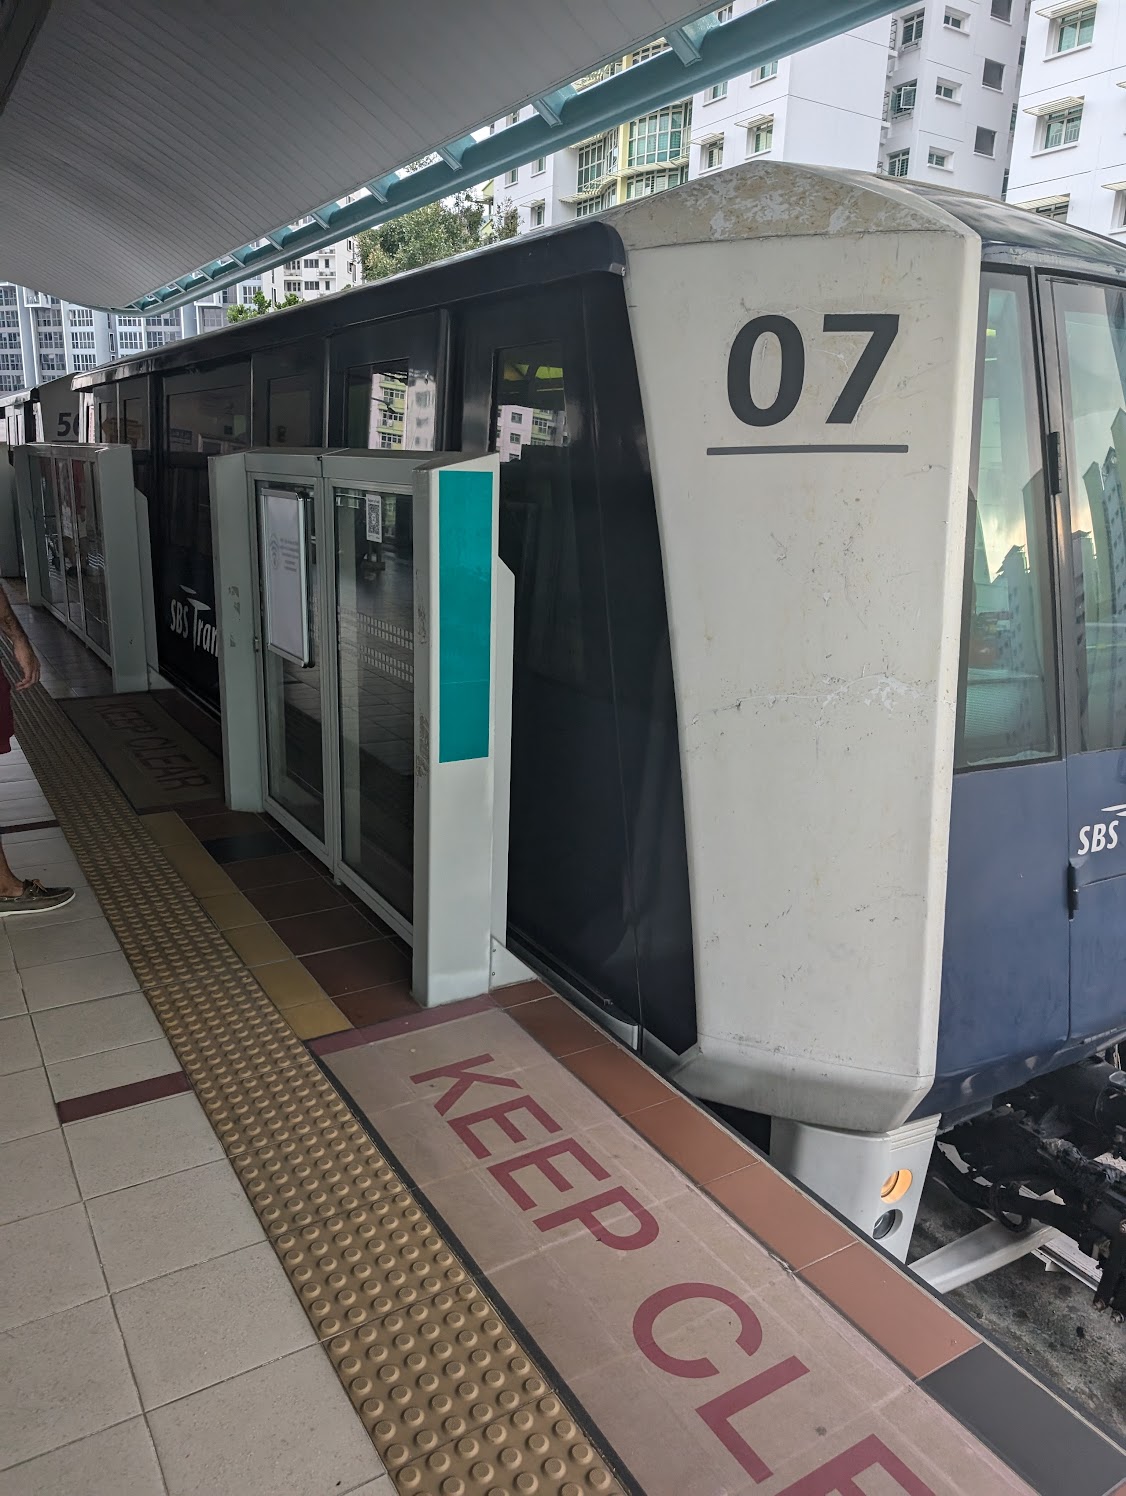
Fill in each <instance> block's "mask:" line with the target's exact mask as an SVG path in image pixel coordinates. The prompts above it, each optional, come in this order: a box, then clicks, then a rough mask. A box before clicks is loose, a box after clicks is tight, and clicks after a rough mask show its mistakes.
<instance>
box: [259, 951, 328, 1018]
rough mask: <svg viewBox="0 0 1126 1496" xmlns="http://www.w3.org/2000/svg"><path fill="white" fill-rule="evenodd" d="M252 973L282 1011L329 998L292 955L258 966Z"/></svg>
mask: <svg viewBox="0 0 1126 1496" xmlns="http://www.w3.org/2000/svg"><path fill="white" fill-rule="evenodd" d="M254 975H255V978H256V979H257V982H258V985H259V986H260V987H261V988H262V990H263V991H264V992H267V993H268V994H269V996H270V998H271V1000H272V1001H273V1004H274V1006H275V1007H277V1008H280V1009H281V1010H282V1012H283V1013H284V1012H286V1010H287V1009H289V1008H296V1007H297V1006H299V1005H301V1004H305V1003H315V1002H320V1001H321V1000H322V999H323V1000H324V1001H325V1002H327V1001H328V1000H329V999H328V994H327V993H326V992H325V990H324V988H323V987H322V986H321V984H320V982H318V981H317V980H316V978H315V977H313V976H311V975H310V974H309V972H307V971H306V970H305V968H304V967H303V966H302V965H301V962H300V961H297V960H294V959H293V958H292V957H291V958H290V960H288V961H274V962H271V964H270V965H269V966H262V967H259V968H258V969H257V970H256V971H255V973H254Z"/></svg>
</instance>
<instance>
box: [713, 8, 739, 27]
mask: <svg viewBox="0 0 1126 1496" xmlns="http://www.w3.org/2000/svg"><path fill="white" fill-rule="evenodd" d="M734 10H735V7H734V5H721V6H720V7H719V9H718V10H717V11H716V13H715V19H716V24H717V25H719V26H722V25H723V24H724V23H725V22H727V21H730V19H731V16H732V13H733V12H734Z"/></svg>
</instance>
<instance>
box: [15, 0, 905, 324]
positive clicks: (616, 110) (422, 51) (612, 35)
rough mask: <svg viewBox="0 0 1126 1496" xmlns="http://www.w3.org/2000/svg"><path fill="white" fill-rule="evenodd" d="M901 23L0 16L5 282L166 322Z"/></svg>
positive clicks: (502, 5)
mask: <svg viewBox="0 0 1126 1496" xmlns="http://www.w3.org/2000/svg"><path fill="white" fill-rule="evenodd" d="M893 6H894V0H768V3H767V4H765V5H762V6H760V7H759V8H758V9H755V10H751V11H749V12H748V13H747V14H746V15H740V16H737V17H735V18H734V20H731V21H727V22H726V23H723V22H720V21H717V16H716V12H715V9H714V7H713V8H712V9H711V10H703V9H701V8H700V7H698V6H697V7H695V8H688V7H687V6H686V0H523V3H514V0H413V3H412V0H394V3H392V0H330V3H322V4H320V5H315V4H310V3H309V0H187V3H185V0H0V279H3V280H11V281H15V282H17V283H18V284H21V285H28V286H31V287H33V288H35V289H37V290H41V291H46V292H48V293H50V294H52V295H55V296H59V297H62V298H63V299H65V300H68V301H74V302H78V303H81V304H85V305H89V306H102V307H115V308H118V309H128V310H134V311H145V312H149V313H151V312H155V311H159V310H160V309H161V307H166V308H170V307H172V306H176V305H179V304H181V303H182V302H184V301H188V300H192V299H194V298H196V297H199V296H200V295H203V294H205V293H206V292H208V291H209V290H214V289H216V288H217V287H219V286H222V285H227V284H231V283H233V282H234V281H237V280H240V279H245V278H247V276H249V275H251V274H255V273H259V272H261V271H262V270H265V269H268V268H270V267H272V266H273V265H277V264H280V263H282V262H283V261H285V260H289V259H291V258H295V257H296V256H297V255H299V254H302V253H308V252H309V251H310V250H312V249H315V248H317V247H319V246H321V245H325V244H330V243H334V242H336V241H337V240H339V239H341V238H343V237H345V236H346V235H348V234H349V233H352V232H355V231H356V230H357V229H359V228H362V227H364V226H365V225H366V224H368V223H371V222H378V221H380V220H381V219H385V218H388V217H392V216H394V215H395V214H397V213H401V212H405V211H407V210H408V209H409V208H411V207H415V206H417V205H419V204H420V203H421V202H426V201H433V200H434V199H436V198H438V197H443V196H447V195H449V194H450V193H452V192H455V191H457V190H458V189H459V188H460V187H462V186H470V185H472V184H474V183H477V182H481V181H484V180H487V179H488V178H490V177H492V176H493V175H494V174H495V173H496V172H498V171H500V170H504V169H507V168H509V167H511V166H512V165H515V164H518V163H519V162H520V161H527V160H531V159H533V158H534V157H536V156H538V155H541V154H543V153H544V152H545V151H549V150H555V149H558V148H559V147H560V146H561V145H565V144H573V143H574V142H575V141H577V140H580V139H582V138H584V136H586V135H589V134H591V133H594V132H595V131H597V130H599V129H606V128H609V127H610V126H611V125H612V124H616V123H617V122H619V121H620V120H622V119H625V118H629V117H632V116H633V115H635V114H637V113H641V112H644V110H645V109H646V108H649V107H653V108H656V107H659V106H660V105H661V104H663V103H667V102H671V101H672V100H674V99H676V98H683V97H684V96H686V95H687V94H690V93H692V92H694V91H696V90H697V89H699V88H703V87H707V86H709V85H710V84H711V83H713V82H717V81H721V80H722V79H723V78H724V77H727V76H732V75H734V74H736V73H738V72H741V71H744V70H746V69H747V68H749V67H751V66H754V65H755V64H756V62H762V61H769V60H771V59H772V58H776V57H783V56H786V55H788V54H789V53H791V52H794V51H797V50H800V49H801V48H802V47H805V46H809V45H811V44H813V43H814V42H817V41H820V40H823V39H824V38H825V37H827V36H830V35H833V34H835V33H837V32H840V31H844V30H847V29H849V28H851V27H853V26H857V25H860V24H862V23H863V22H865V21H868V20H872V19H874V18H875V17H876V16H879V15H883V14H886V13H887V12H889V11H890V10H891V9H893ZM658 36H664V37H666V38H667V39H668V41H669V43H670V49H669V50H667V51H665V52H662V53H661V54H660V55H658V56H655V57H652V58H651V59H649V60H648V61H645V62H642V63H640V64H639V65H638V66H636V67H633V68H630V69H629V70H628V71H625V72H620V73H618V74H617V75H616V76H611V77H607V78H606V79H605V80H604V81H600V82H598V83H597V84H596V85H595V86H593V87H580V88H579V89H576V88H575V87H573V86H572V85H573V81H574V80H575V79H582V78H585V77H587V76H588V75H589V74H590V73H591V72H592V71H593V70H596V69H598V68H599V67H600V66H602V65H604V64H607V63H609V62H611V61H612V60H614V59H617V58H620V57H622V56H623V55H625V54H627V53H628V52H630V51H631V50H633V49H634V48H636V47H637V46H638V45H639V44H640V43H643V42H644V41H646V40H648V39H651V38H655V37H658ZM529 104H530V105H532V106H533V108H532V110H531V111H528V110H525V115H524V117H522V118H521V120H520V123H519V124H517V125H514V126H512V127H511V128H509V129H506V130H503V131H498V132H497V134H496V135H494V136H489V135H487V134H486V135H485V137H484V138H483V139H479V138H476V136H475V134H474V132H475V131H476V132H477V136H479V135H480V134H481V127H482V126H483V125H487V123H488V122H489V121H490V120H495V119H498V118H503V117H505V116H506V115H507V114H508V113H509V112H510V111H512V110H515V109H517V108H519V107H521V106H523V105H529ZM435 153H436V154H435ZM427 156H433V157H434V159H433V161H432V163H431V164H428V165H424V166H423V167H422V168H421V169H420V170H417V171H414V172H412V173H411V174H410V175H409V176H401V175H400V169H401V168H403V167H404V166H405V165H407V164H410V163H414V162H417V161H419V160H420V159H422V158H426V157H427ZM357 191H359V193H360V196H359V197H358V198H357V199H354V200H353V201H350V202H345V201H344V199H345V198H346V197H347V196H349V195H350V194H353V193H356V192H357ZM301 219H304V220H305V221H304V222H303V223H301V222H299V220H301ZM236 246H237V247H236Z"/></svg>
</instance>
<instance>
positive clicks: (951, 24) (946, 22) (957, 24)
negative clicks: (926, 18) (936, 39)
mask: <svg viewBox="0 0 1126 1496" xmlns="http://www.w3.org/2000/svg"><path fill="white" fill-rule="evenodd" d="M968 20H969V17H968V16H967V15H966V14H965V12H964V11H960V10H948V11H947V12H946V14H945V15H944V16H943V18H942V24H943V26H945V27H946V30H947V31H965V29H966V22H967V21H968Z"/></svg>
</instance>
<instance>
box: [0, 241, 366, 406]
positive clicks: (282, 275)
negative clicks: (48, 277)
mask: <svg viewBox="0 0 1126 1496" xmlns="http://www.w3.org/2000/svg"><path fill="white" fill-rule="evenodd" d="M362 279H363V273H362V270H361V268H360V256H359V249H358V246H357V244H356V240H355V239H344V240H342V241H341V242H340V243H339V244H334V245H331V246H330V247H329V248H328V249H322V250H318V251H317V253H316V255H315V256H314V255H307V256H302V258H301V259H300V260H292V261H290V262H289V263H288V264H286V265H283V266H279V267H278V268H277V269H276V270H272V271H268V272H267V273H266V274H265V275H261V276H255V277H254V278H252V279H250V280H247V281H242V282H240V283H239V284H238V285H236V286H229V287H227V288H226V289H224V290H223V291H215V292H213V293H212V294H211V295H210V296H207V297H204V298H202V299H201V300H200V301H197V302H193V303H192V304H191V305H190V306H186V307H181V308H180V309H179V310H177V311H174V312H159V313H156V314H155V315H153V316H147V317H145V316H118V315H117V314H116V313H113V312H103V311H97V310H95V309H93V308H91V307H82V306H76V305H74V304H72V303H71V302H68V301H61V300H60V299H59V298H58V297H57V296H47V295H45V294H43V293H41V292H39V291H32V290H29V289H28V288H27V287H26V286H16V285H13V284H12V283H11V282H0V394H10V393H13V392H15V391H17V390H22V389H29V388H31V387H32V386H34V385H37V384H43V383H46V382H47V381H48V380H51V379H57V378H58V377H59V375H60V374H73V373H75V372H81V371H82V370H85V369H96V368H98V367H100V366H101V365H102V364H108V363H111V362H112V361H113V360H114V359H118V358H130V357H133V356H134V355H136V354H138V353H143V352H145V351H146V350H148V349H152V348H160V347H162V346H163V345H164V344H165V343H174V342H177V341H178V340H179V339H180V338H190V337H194V335H195V334H196V333H199V332H211V331H214V330H216V329H218V328H221V327H225V326H226V325H227V321H228V318H227V311H228V308H230V307H231V306H235V305H238V304H240V303H241V304H244V305H249V304H250V303H252V302H253V301H254V297H255V293H256V292H258V291H262V292H264V294H265V295H266V297H267V298H268V299H270V300H274V301H278V302H281V301H284V300H285V298H286V296H288V295H290V294H291V293H292V294H294V295H297V296H300V297H301V299H302V300H303V301H313V300H315V299H316V298H317V297H319V296H327V295H329V294H331V293H332V292H333V291H341V290H343V289H344V288H345V287H346V286H351V285H358V284H359V282H360V281H361V280H362Z"/></svg>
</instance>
